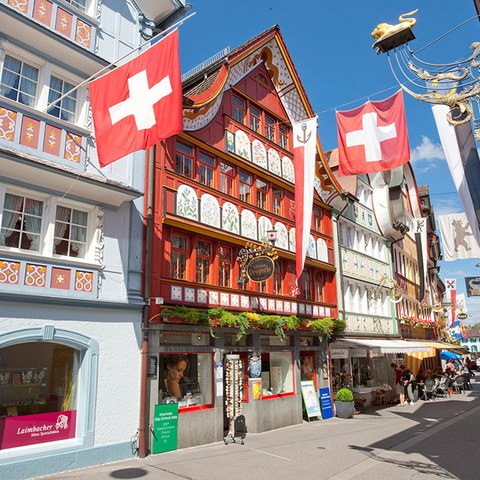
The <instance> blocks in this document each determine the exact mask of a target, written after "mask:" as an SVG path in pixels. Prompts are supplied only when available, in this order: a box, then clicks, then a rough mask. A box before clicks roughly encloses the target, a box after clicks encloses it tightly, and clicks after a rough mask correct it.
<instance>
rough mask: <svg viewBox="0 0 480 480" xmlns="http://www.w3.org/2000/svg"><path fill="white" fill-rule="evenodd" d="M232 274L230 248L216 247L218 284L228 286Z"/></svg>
mask: <svg viewBox="0 0 480 480" xmlns="http://www.w3.org/2000/svg"><path fill="white" fill-rule="evenodd" d="M231 275H232V249H231V248H228V247H218V285H219V286H220V287H230V283H231V282H230V280H231Z"/></svg>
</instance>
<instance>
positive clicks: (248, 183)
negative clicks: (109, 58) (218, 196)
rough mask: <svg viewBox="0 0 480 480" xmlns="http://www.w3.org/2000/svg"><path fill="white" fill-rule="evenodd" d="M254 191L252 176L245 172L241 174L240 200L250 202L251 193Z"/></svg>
mask: <svg viewBox="0 0 480 480" xmlns="http://www.w3.org/2000/svg"><path fill="white" fill-rule="evenodd" d="M251 190H252V176H251V175H249V174H248V173H245V172H240V192H239V193H240V200H241V201H242V202H247V203H249V202H250V192H251Z"/></svg>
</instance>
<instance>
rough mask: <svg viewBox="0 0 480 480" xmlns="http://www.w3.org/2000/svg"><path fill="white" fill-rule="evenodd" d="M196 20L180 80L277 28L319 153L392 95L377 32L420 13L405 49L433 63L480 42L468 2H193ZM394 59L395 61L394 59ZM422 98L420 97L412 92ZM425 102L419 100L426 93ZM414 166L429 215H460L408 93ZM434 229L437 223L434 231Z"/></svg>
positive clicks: (460, 276)
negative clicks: (351, 117)
mask: <svg viewBox="0 0 480 480" xmlns="http://www.w3.org/2000/svg"><path fill="white" fill-rule="evenodd" d="M189 3H191V4H192V6H193V8H192V12H195V15H194V16H193V17H191V18H189V19H188V20H187V21H185V23H184V24H183V25H182V26H181V27H180V29H179V34H180V37H179V38H180V62H181V68H182V73H185V72H187V71H188V70H190V69H192V68H194V67H195V66H197V65H199V64H200V63H202V62H203V61H205V60H207V59H208V58H209V57H211V56H213V55H215V54H216V53H218V52H220V51H221V50H223V49H224V48H225V47H230V48H231V49H232V50H233V49H235V48H237V47H239V46H240V45H242V44H243V43H245V42H247V41H248V40H250V39H251V38H253V37H255V36H257V35H259V34H260V33H262V32H263V31H265V30H267V29H268V28H270V27H272V26H274V25H279V27H280V31H281V34H282V36H283V38H284V40H285V43H286V46H287V49H288V51H289V53H290V56H291V58H292V61H293V63H294V65H295V68H296V69H297V72H298V74H299V76H300V79H301V82H302V84H303V86H304V88H305V91H306V93H307V96H308V98H309V100H310V103H311V105H312V107H313V109H314V111H315V113H316V114H317V116H318V135H319V138H320V141H321V143H322V146H323V149H324V150H325V151H328V150H331V149H332V148H336V147H337V125H336V119H335V112H336V111H341V110H350V109H353V108H355V107H358V106H359V105H361V104H363V103H365V102H366V101H368V100H381V99H384V98H386V97H389V96H391V95H392V94H393V93H395V92H396V91H397V90H398V89H399V86H398V83H397V81H396V79H395V77H394V75H393V74H392V72H391V70H390V67H389V64H388V57H387V56H386V54H380V55H377V54H376V53H375V50H374V49H373V48H372V44H373V43H374V41H375V40H374V39H373V38H372V37H371V32H372V30H373V29H374V28H375V26H376V25H378V24H379V23H383V22H386V23H389V24H392V25H394V24H396V23H398V21H399V19H398V17H399V16H400V15H401V14H403V13H407V12H411V11H412V10H415V9H417V8H418V12H417V13H416V14H415V15H414V17H415V18H416V20H417V23H416V25H415V26H414V28H413V32H414V35H415V37H416V39H415V40H413V41H411V42H410V44H409V46H410V48H411V50H413V51H414V52H415V53H416V54H417V55H418V57H419V58H420V59H421V60H422V61H424V62H429V63H438V64H443V63H451V62H455V61H457V60H460V59H464V58H466V57H468V56H469V55H470V54H471V53H472V50H471V49H470V45H471V43H472V42H473V41H479V40H480V22H479V20H478V19H477V18H473V17H475V16H476V10H475V6H474V2H473V0H417V1H410V0H367V1H363V2H359V1H354V0H351V1H338V0H337V1H335V0H303V1H301V2H292V1H287V0H275V1H273V0H242V1H238V0H189ZM392 58H393V57H392ZM416 91H418V92H420V90H418V89H417V90H416ZM422 93H423V92H422ZM404 100H405V112H406V120H407V129H408V135H409V142H410V150H411V160H410V161H411V163H412V165H413V170H414V174H415V178H416V181H417V184H418V185H428V187H429V192H430V198H431V202H432V204H433V207H434V209H435V215H436V216H438V215H445V214H448V213H460V212H462V211H463V208H462V206H461V204H460V201H459V198H458V195H457V193H456V190H455V187H454V184H453V181H452V179H451V176H450V172H449V170H448V167H447V164H446V160H445V157H444V154H443V150H442V148H441V145H440V141H439V137H438V133H437V129H436V126H435V122H434V118H433V114H432V111H431V106H430V105H429V104H427V103H424V102H420V101H417V100H415V99H414V98H412V97H410V96H409V95H407V94H404ZM437 229H438V222H437ZM479 260H480V259H469V260H457V261H453V262H445V261H441V262H440V277H441V278H442V279H443V280H444V279H445V278H456V279H457V294H461V293H465V281H464V278H465V277H469V276H477V275H480V268H477V267H476V264H477V261H479ZM467 311H468V314H469V317H468V318H467V320H465V321H464V323H465V324H467V325H471V324H475V323H478V322H480V297H468V298H467Z"/></svg>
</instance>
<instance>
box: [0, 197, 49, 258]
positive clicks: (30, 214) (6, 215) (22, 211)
mask: <svg viewBox="0 0 480 480" xmlns="http://www.w3.org/2000/svg"><path fill="white" fill-rule="evenodd" d="M42 215H43V202H42V201H40V200H35V199H33V198H29V197H26V196H23V195H22V196H20V195H13V194H11V193H7V194H5V203H4V207H3V215H2V230H1V231H0V245H3V246H6V247H11V248H19V249H22V250H32V251H37V252H38V251H39V249H40V235H41V230H42Z"/></svg>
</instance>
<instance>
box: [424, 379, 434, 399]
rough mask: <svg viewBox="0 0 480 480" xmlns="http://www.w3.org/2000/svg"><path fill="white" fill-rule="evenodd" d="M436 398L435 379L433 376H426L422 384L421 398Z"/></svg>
mask: <svg viewBox="0 0 480 480" xmlns="http://www.w3.org/2000/svg"><path fill="white" fill-rule="evenodd" d="M435 398H437V381H436V380H434V379H433V378H427V379H426V380H425V382H424V386H423V399H424V400H430V399H432V400H434V399H435Z"/></svg>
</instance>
